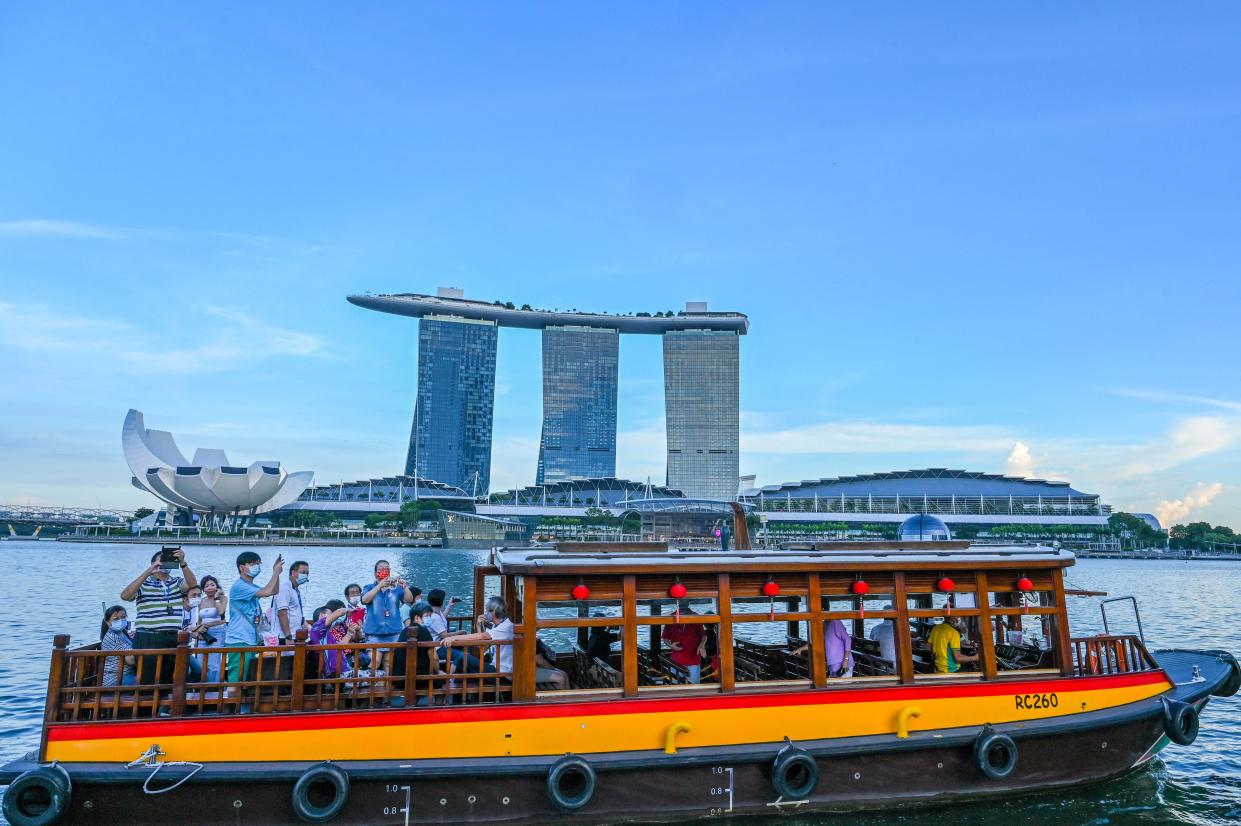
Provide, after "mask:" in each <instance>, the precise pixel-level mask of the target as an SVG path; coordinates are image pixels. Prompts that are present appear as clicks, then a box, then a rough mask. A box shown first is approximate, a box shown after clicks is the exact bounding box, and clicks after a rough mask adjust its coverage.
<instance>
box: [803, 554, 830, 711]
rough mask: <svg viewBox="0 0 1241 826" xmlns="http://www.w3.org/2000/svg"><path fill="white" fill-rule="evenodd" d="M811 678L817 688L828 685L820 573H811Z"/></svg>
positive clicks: (809, 598)
mask: <svg viewBox="0 0 1241 826" xmlns="http://www.w3.org/2000/svg"><path fill="white" fill-rule="evenodd" d="M807 599H808V601H809V603H810V604H809V605H808V606H807V607H808V608H809V609H810V616H811V619H810V678H811V680H813V682H814V687H815V688H823V687H824V686H826V685H827V651H826V650H825V649H824V646H825V645H826V643H827V635H826V634H825V633H824V630H825V629H824V628H823V622H824V619H823V588H822V583H820V581H819V575H818V574H811V575H810V596H809V597H808V598H807Z"/></svg>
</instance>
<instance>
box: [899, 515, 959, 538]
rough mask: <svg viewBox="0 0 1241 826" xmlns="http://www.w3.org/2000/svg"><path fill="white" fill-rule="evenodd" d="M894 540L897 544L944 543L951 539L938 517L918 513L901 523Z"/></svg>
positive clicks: (946, 527)
mask: <svg viewBox="0 0 1241 826" xmlns="http://www.w3.org/2000/svg"><path fill="white" fill-rule="evenodd" d="M896 539H897V541H899V542H944V541H946V540H949V539H952V532H951V531H949V530H948V526H947V525H945V524H944V520H942V519H940V518H939V517H938V516H931V515H930V514H929V513H919V514H917V515H915V516H911V517H909V518H908V519H906V520H905V521H904V522H902V523H901V526H900V528H898V529H897V531H896Z"/></svg>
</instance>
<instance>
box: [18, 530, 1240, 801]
mask: <svg viewBox="0 0 1241 826" xmlns="http://www.w3.org/2000/svg"><path fill="white" fill-rule="evenodd" d="M154 550H155V547H154V546H132V545H106V544H97V545H90V544H82V545H78V544H69V543H51V542H40V543H30V542H2V543H0V606H3V609H4V621H5V624H6V633H5V634H4V638H3V639H4V643H3V649H0V704H2V706H0V708H2V712H0V760H4V761H7V760H9V759H12V758H14V757H18V756H20V755H22V754H24V753H25V752H27V751H29V750H31V749H33V748H34V747H35V746H36V745H37V743H38V736H39V721H40V719H41V718H42V713H43V698H44V691H45V687H46V681H47V663H48V657H49V652H50V650H51V644H52V636H53V635H54V634H57V633H68V634H70V635H72V637H73V640H74V642H75V643H80V642H86V641H94V640H95V639H97V638H98V635H99V621H100V617H101V616H102V613H103V606H104V605H105V604H109V605H110V604H113V603H116V602H119V598H118V595H119V594H120V591H121V589H122V588H123V587H124V586H125V585H126V584H128V583H129V582H130V580H132V579H133V578H134V577H135V576H137V574H138V573H139V572H141V571H142V569H143V568H144V567H145V566H146V564H147V562H148V561H149V559H150V556H151V554H152V552H153V551H154ZM238 553H239V549H237V548H223V547H219V548H213V547H197V546H192V547H187V548H186V555H187V561H188V562H189V564H190V566H191V568H192V569H193V570H194V572H195V573H196V574H197V575H198V576H200V577H201V576H203V575H204V574H209V573H210V574H215V575H216V576H217V577H219V579H220V581H221V583H222V584H223V585H224V587H226V588H227V587H228V586H229V585H230V584H231V583H232V581H233V580H234V579H235V578H236V568H235V566H234V565H233V560H234V559H235V557H236V556H237V554H238ZM260 553H262V555H263V563H264V567H265V568H266V569H267V571H270V570H271V564H272V562H274V561H275V558H276V555H277V553H279V554H283V556H284V558H285V562H286V563H291V562H293V561H294V560H297V559H304V560H306V561H307V562H309V563H310V569H311V570H310V583H309V584H308V585H307V586H305V589H304V592H303V593H304V602H305V604H306V607H307V608H312V607H315V606H318V605H322V604H323V603H324V602H326V601H327V600H329V599H334V598H340V597H341V596H342V593H343V591H344V588H345V586H346V585H347V584H349V583H351V582H357V583H360V584H366V583H367V582H369V581H370V580H371V572H372V570H373V567H374V563H375V562H376V561H377V560H379V559H387V560H389V561H390V562H391V563H392V567H393V570H394V571H395V572H396V573H398V574H399V575H401V576H403V577H405V578H406V580H408V581H409V582H410V583H411V584H413V585H418V586H420V587H422V588H423V589H424V591H429V590H430V589H431V588H436V587H439V588H443V589H444V590H445V591H447V592H448V595H449V596H451V595H453V594H456V595H458V596H460V597H462V599H463V600H464V602H463V603H462V604H461V605H459V606H457V610H456V611H455V612H454V613H461V614H472V613H473V610H474V606H473V605H471V604H470V603H471V601H472V593H471V592H472V588H473V584H472V582H473V580H472V566H473V565H474V564H476V563H479V562H482V561H485V560H486V558H487V556H488V553H487V552H486V551H476V550H460V551H455V550H445V549H441V548H403V549H396V548H385V549H376V548H321V547H316V548H289V547H282V548H279V549H274V548H273V549H260ZM1239 576H1241V565H1238V564H1236V563H1225V562H1162V561H1140V562H1123V561H1118V560H1083V561H1081V562H1079V563H1078V564H1077V566H1076V567H1075V568H1072V569H1070V571H1069V576H1068V579H1069V581H1070V587H1078V588H1085V589H1090V590H1100V591H1108V592H1109V593H1111V594H1112V595H1118V594H1133V595H1135V596H1137V597H1138V600H1139V603H1140V605H1141V607H1142V621H1143V624H1144V626H1145V630H1146V635H1147V640H1148V643H1149V644H1150V646H1151V647H1152V648H1160V647H1191V648H1223V649H1227V650H1229V651H1232V652H1234V653H1241V624H1239V623H1237V622H1236V621H1235V613H1236V612H1235V607H1234V602H1235V600H1236V586H1235V583H1236V582H1237V581H1238V577H1239ZM259 581H260V582H266V581H267V574H266V573H264V574H263V575H261V576H260V577H259ZM1070 612H1071V614H1072V619H1073V630H1074V634H1079V635H1080V634H1087V633H1097V632H1099V631H1102V630H1103V629H1102V623H1101V621H1100V619H1099V609H1098V600H1094V599H1074V600H1072V602H1071V603H1070ZM1114 617H1115V618H1114V619H1113V626H1112V627H1113V631H1120V632H1122V633H1123V632H1126V631H1129V630H1132V625H1131V619H1129V618H1128V617H1127V615H1126V614H1125V612H1124V611H1123V610H1118V611H1117V612H1116V614H1115V615H1114ZM565 642H566V643H567V640H565ZM553 644H555V643H553ZM1238 697H1239V698H1241V695H1238ZM941 817H942V818H943V819H945V820H947V821H951V822H952V823H953V824H954V826H969V825H970V824H979V826H983V824H986V826H993V824H995V823H996V822H1004V823H1011V824H1017V823H1032V822H1038V823H1043V824H1066V825H1067V824H1092V826H1093V825H1094V824H1156V823H1168V822H1178V823H1191V824H1223V823H1237V822H1241V701H1239V700H1238V699H1236V698H1234V699H1232V700H1227V701H1216V702H1213V703H1211V704H1210V705H1208V706H1207V708H1206V711H1205V712H1204V713H1203V715H1202V734H1201V735H1200V736H1199V739H1198V742H1197V743H1195V744H1194V745H1193V746H1192V747H1190V748H1177V747H1175V746H1170V747H1169V748H1168V749H1166V750H1165V751H1164V752H1163V753H1162V754H1161V755H1160V758H1159V759H1157V760H1156V761H1155V762H1154V763H1153V764H1152V766H1151V767H1150V768H1148V769H1147V770H1144V771H1140V772H1137V773H1135V774H1133V775H1130V776H1128V777H1126V778H1123V779H1121V780H1117V781H1114V782H1111V783H1107V784H1103V785H1099V786H1093V787H1088V788H1084V789H1077V790H1073V791H1071V792H1064V791H1060V792H1055V793H1048V794H1044V795H1031V796H1026V797H1022V798H1018V799H1009V800H1000V801H988V802H980V803H971V804H966V805H962V804H953V805H952V808H951V810H950V811H949V810H942V811H940V812H933V811H928V810H926V809H918V810H906V811H900V810H894V811H888V812H883V813H875V814H864V815H850V816H849V818H848V820H849V822H850V823H856V824H862V826H888V825H889V824H909V823H925V822H930V821H932V820H939V819H940V818H941ZM774 820H775V819H773V822H774ZM839 820H840V818H839V816H835V815H799V816H792V817H789V816H785V817H780V818H779V822H780V823H782V824H798V825H799V826H818V824H827V823H833V822H838V821H839Z"/></svg>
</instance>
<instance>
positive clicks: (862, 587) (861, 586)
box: [849, 579, 870, 597]
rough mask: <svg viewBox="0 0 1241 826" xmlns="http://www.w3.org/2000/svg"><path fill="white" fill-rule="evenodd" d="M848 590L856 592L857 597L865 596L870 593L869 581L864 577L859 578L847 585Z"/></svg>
mask: <svg viewBox="0 0 1241 826" xmlns="http://www.w3.org/2000/svg"><path fill="white" fill-rule="evenodd" d="M849 590H851V591H853V593H855V594H857V595H858V596H859V597H861V596H866V595H867V594H869V593H870V583H868V582H867V581H866V580H864V579H859V580H858V581H857V582H855V583H853V584H852V585H850V586H849Z"/></svg>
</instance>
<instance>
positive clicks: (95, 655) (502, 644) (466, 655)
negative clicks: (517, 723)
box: [45, 630, 523, 723]
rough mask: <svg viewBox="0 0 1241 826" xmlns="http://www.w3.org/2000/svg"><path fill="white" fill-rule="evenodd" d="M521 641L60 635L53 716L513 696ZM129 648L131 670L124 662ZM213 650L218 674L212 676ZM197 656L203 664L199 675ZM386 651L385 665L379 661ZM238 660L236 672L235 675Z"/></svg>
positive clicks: (51, 688)
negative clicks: (159, 645)
mask: <svg viewBox="0 0 1241 826" xmlns="http://www.w3.org/2000/svg"><path fill="white" fill-rule="evenodd" d="M522 642H523V641H522V638H521V636H520V635H517V637H515V638H514V639H513V640H503V641H496V640H487V641H476V642H454V644H453V646H452V651H460V652H461V654H460V655H455V654H452V653H450V654H448V656H447V659H446V662H444V663H443V664H441V663H440V661H439V656H438V653H439V652H438V651H437V649H440V650H442V645H441V644H440V643H435V642H423V643H420V642H417V641H415V640H409V641H407V642H398V643H347V644H343V645H312V644H310V643H308V642H306V632H305V630H301V631H299V632H298V634H297V640H296V641H295V642H294V643H293V644H291V645H283V646H263V645H255V646H228V647H212V648H207V647H201V648H191V647H190V646H189V635H188V634H186V633H185V632H182V633H181V634H179V635H178V644H177V647H176V648H169V649H152V650H140V649H131V650H121V651H104V650H100V648H99V644H98V643H94V644H91V645H86V646H82V647H80V648H74V649H70V648H69V647H68V646H69V637H68V636H64V635H61V636H58V637H56V639H55V648H54V650H53V652H52V668H51V673H50V679H49V685H48V698H47V709H46V714H45V717H46V720H47V722H49V723H56V722H76V721H86V720H115V719H126V718H133V717H155V716H160V717H184V716H189V715H195V714H203V713H222V714H243V713H259V714H264V713H277V712H299V711H337V710H345V709H359V708H383V707H408V708H414V707H419V706H431V705H447V704H474V703H499V702H507V701H509V700H511V699H512V695H513V675H512V673H511V672H510V671H500V670H499V660H500V659H501V657H500V656H499V652H500V651H501V650H502V649H504V648H511V649H512V650H513V652H514V655H516V654H517V653H518V652H520V651H521V645H522ZM420 650H426V651H427V654H426V656H427V658H428V660H429V663H430V666H431V668H430V672H429V673H424V674H419V673H417V661H418V652H419V651H420ZM129 657H132V658H133V660H134V663H133V668H132V672H131V673H127V672H128V671H129V669H128V668H127V667H126V666H125V664H124V659H125V658H129ZM112 658H120V659H119V660H118V666H119V667H118V669H117V676H118V679H119V678H120V677H121V676H122V675H125V677H126V682H125V683H124V684H121V685H111V686H105V685H104V684H103V682H104V670H105V669H104V666H105V662H106V661H107V660H108V659H112ZM213 658H218V659H217V662H218V669H219V678H218V679H212V680H206V679H205V676H206V675H207V673H208V666H209V661H210V660H212V659H213ZM230 658H231V661H230ZM504 659H509V658H508V657H504ZM514 659H516V656H515V657H514ZM194 660H197V661H198V662H200V663H201V664H202V666H203V672H202V674H201V675H200V677H199V678H197V679H196V678H195V675H194V674H192V673H191V669H190V663H191V662H192V661H194ZM381 661H382V662H383V664H384V665H385V666H386V667H385V668H383V669H377V668H376V666H377V665H378V664H379V663H380V662H381ZM230 664H234V668H233V673H234V674H235V675H237V676H238V679H235V680H229V679H228V673H229V670H230V669H229V666H230ZM394 665H395V666H396V668H395V670H394V668H393V666H394ZM211 670H214V669H211Z"/></svg>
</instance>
